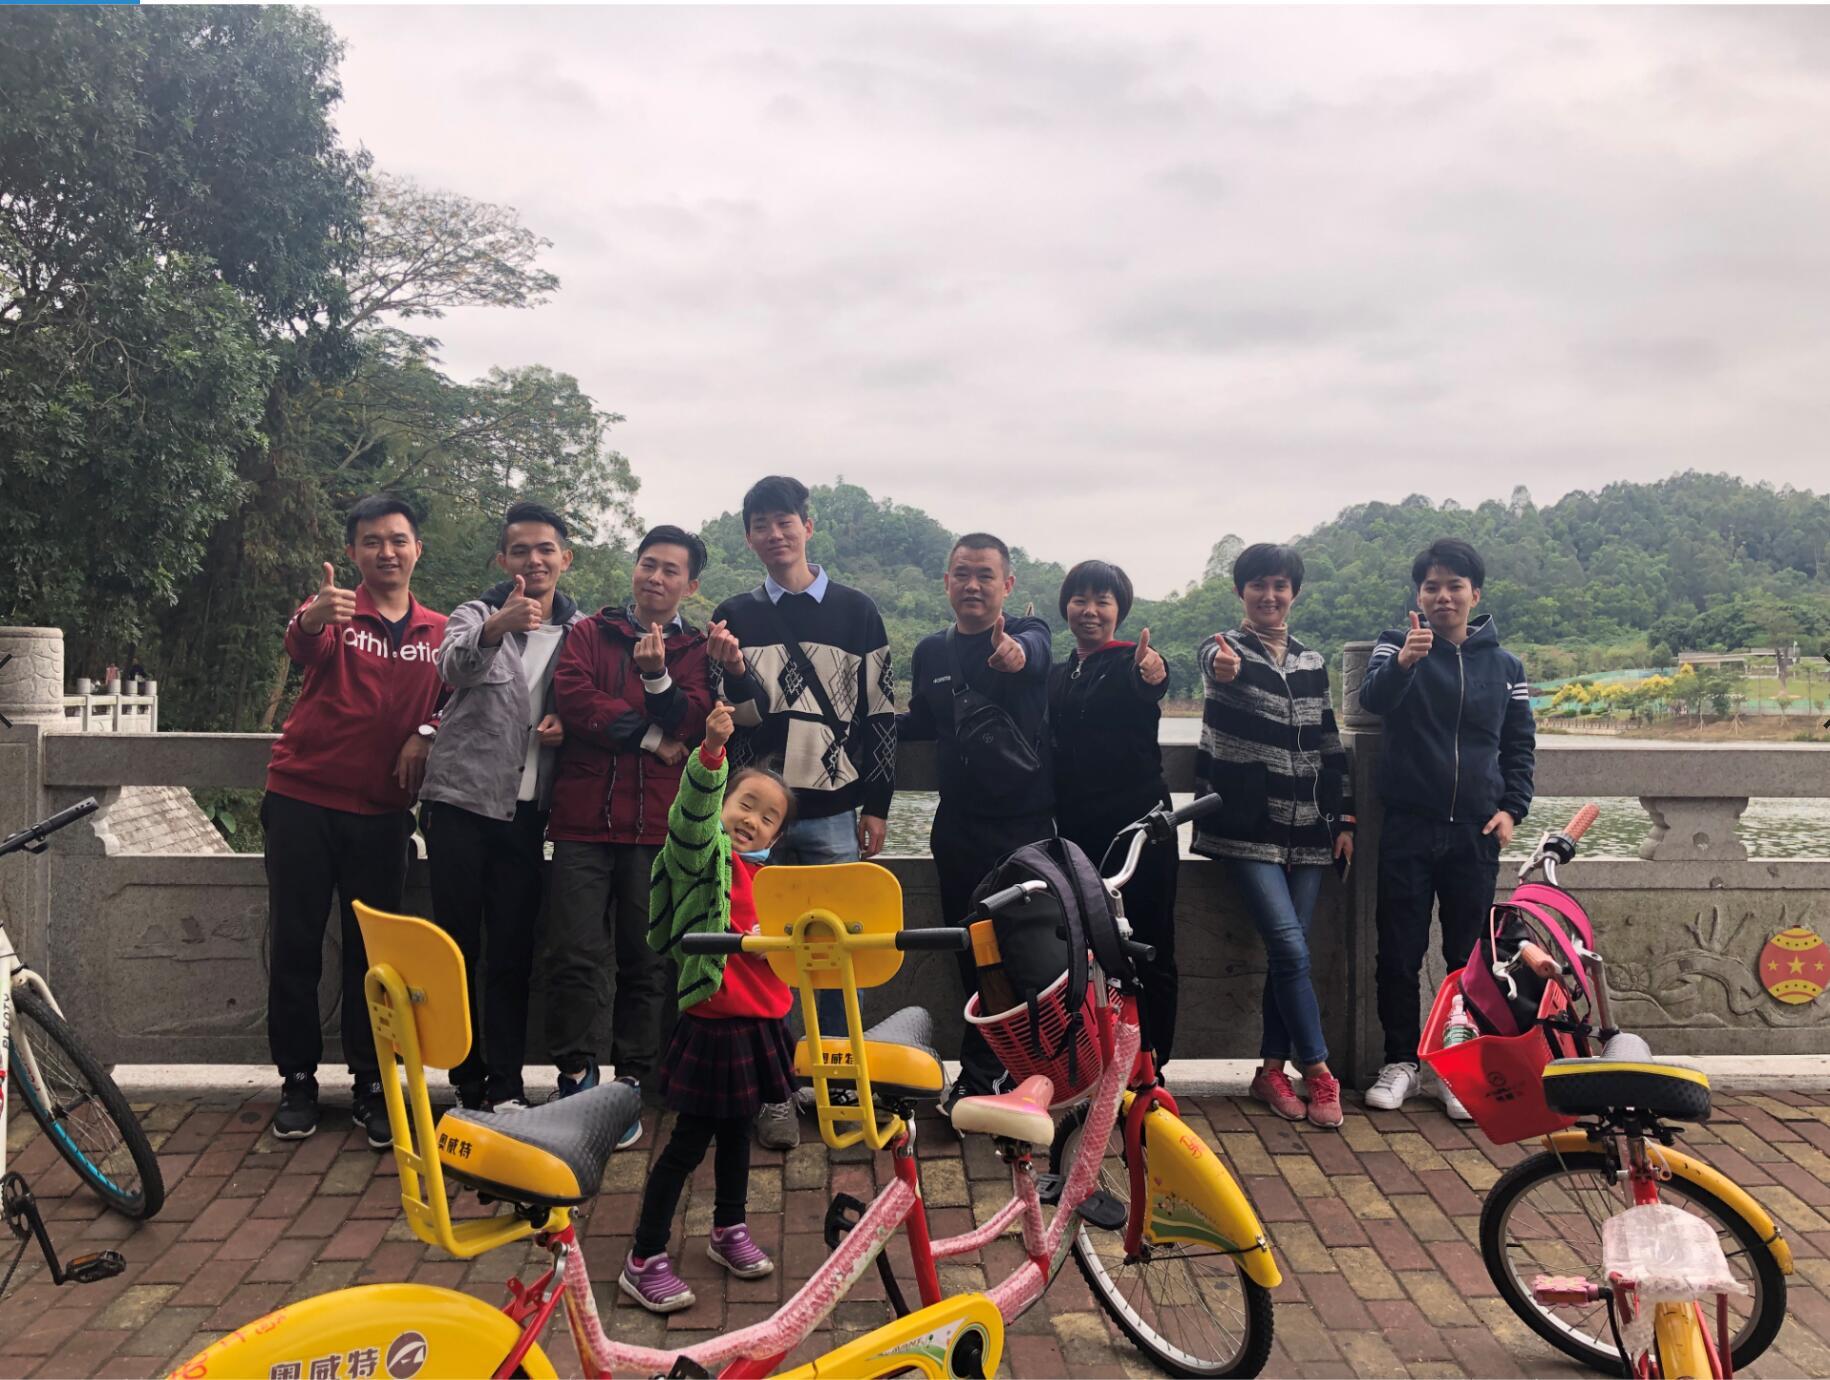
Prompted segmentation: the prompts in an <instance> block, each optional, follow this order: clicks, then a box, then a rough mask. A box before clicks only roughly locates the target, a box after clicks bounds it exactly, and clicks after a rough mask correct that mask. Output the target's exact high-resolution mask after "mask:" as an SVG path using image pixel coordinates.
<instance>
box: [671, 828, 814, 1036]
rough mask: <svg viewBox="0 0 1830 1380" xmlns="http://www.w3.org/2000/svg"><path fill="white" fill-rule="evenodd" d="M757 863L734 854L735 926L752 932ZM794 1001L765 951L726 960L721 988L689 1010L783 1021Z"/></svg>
mask: <svg viewBox="0 0 1830 1380" xmlns="http://www.w3.org/2000/svg"><path fill="white" fill-rule="evenodd" d="M757 871H758V868H757V865H756V864H755V863H753V862H751V861H749V860H748V859H747V858H740V857H737V856H736V855H732V858H731V919H730V926H731V930H732V931H733V932H734V933H736V934H751V933H753V932H754V931H755V929H756V896H755V883H756V873H757ZM793 1005H794V993H793V992H791V991H790V990H789V988H788V984H787V983H785V982H783V981H782V980H781V979H780V978H778V977H777V976H775V969H773V968H771V967H770V966H769V960H768V959H766V958H764V957H763V956H762V955H761V954H732V955H731V956H730V957H729V958H727V959H726V960H725V961H724V981H723V982H721V983H719V984H718V990H717V991H716V992H714V993H712V995H711V996H709V997H707V998H706V999H705V1000H704V1001H702V1002H699V1003H698V1004H697V1005H695V1006H694V1007H692V1009H690V1010H689V1011H688V1012H687V1013H686V1014H687V1015H688V1016H699V1017H703V1018H705V1019H707V1020H714V1021H716V1020H730V1019H731V1018H733V1017H749V1018H751V1019H755V1018H757V1017H761V1018H763V1019H765V1020H777V1021H779V1020H780V1019H781V1018H782V1017H783V1016H786V1015H787V1014H788V1008H789V1007H791V1006H793Z"/></svg>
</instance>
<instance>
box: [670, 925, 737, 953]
mask: <svg viewBox="0 0 1830 1380" xmlns="http://www.w3.org/2000/svg"><path fill="white" fill-rule="evenodd" d="M743 940H744V937H743V936H742V935H741V934H732V933H729V932H728V931H727V932H726V933H724V934H688V935H682V936H681V937H680V952H681V953H685V954H740V953H742V952H743Z"/></svg>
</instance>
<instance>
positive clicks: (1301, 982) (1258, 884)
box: [1227, 858, 1328, 1068]
mask: <svg viewBox="0 0 1830 1380" xmlns="http://www.w3.org/2000/svg"><path fill="white" fill-rule="evenodd" d="M1227 868H1228V870H1229V871H1230V872H1231V873H1232V875H1233V880H1234V881H1236V882H1238V883H1239V890H1240V891H1241V892H1243V893H1244V894H1245V902H1246V905H1247V906H1248V907H1249V908H1250V909H1251V912H1252V919H1253V920H1254V921H1255V922H1256V923H1257V925H1258V933H1259V936H1260V937H1261V938H1262V939H1263V940H1264V949H1265V957H1266V959H1267V960H1269V966H1268V969H1267V971H1266V973H1265V979H1264V1043H1263V1044H1262V1045H1261V1046H1260V1047H1259V1054H1260V1056H1261V1057H1263V1058H1266V1059H1288V1058H1290V1057H1291V1055H1292V1053H1294V1055H1295V1057H1296V1061H1297V1063H1299V1064H1301V1065H1303V1066H1304V1067H1305V1068H1306V1067H1308V1066H1309V1065H1311V1064H1320V1063H1324V1062H1326V1061H1327V1058H1328V1042H1327V1039H1326V1038H1325V1037H1324V1036H1323V1034H1322V1008H1321V1005H1320V1003H1318V1002H1317V1001H1316V999H1315V984H1314V983H1313V982H1312V981H1311V980H1310V978H1309V919H1310V917H1311V916H1312V915H1314V914H1315V898H1316V896H1317V895H1318V894H1320V892H1321V889H1322V871H1323V869H1321V868H1320V867H1314V866H1308V867H1291V868H1286V867H1284V866H1283V864H1282V863H1271V862H1249V861H1246V860H1244V859H1241V858H1228V859H1227ZM1292 1045H1294V1049H1292Z"/></svg>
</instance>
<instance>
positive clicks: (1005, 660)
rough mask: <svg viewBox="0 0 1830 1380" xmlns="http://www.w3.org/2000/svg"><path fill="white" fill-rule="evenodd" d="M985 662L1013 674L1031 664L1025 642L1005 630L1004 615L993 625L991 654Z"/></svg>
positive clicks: (1005, 672)
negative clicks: (1025, 649)
mask: <svg viewBox="0 0 1830 1380" xmlns="http://www.w3.org/2000/svg"><path fill="white" fill-rule="evenodd" d="M985 664H986V665H987V666H989V667H990V668H991V669H992V670H994V671H1002V672H1003V673H1004V674H1005V675H1013V674H1015V673H1016V672H1018V671H1021V670H1022V669H1023V668H1024V667H1025V666H1027V665H1029V653H1028V652H1026V651H1024V650H1023V644H1022V643H1021V642H1019V641H1017V639H1016V638H1014V637H1012V636H1011V635H1010V634H1009V633H1007V632H1005V631H1004V615H1003V614H1001V613H1000V614H999V615H998V621H997V622H995V623H993V624H992V625H991V655H990V656H988V657H986V658H985Z"/></svg>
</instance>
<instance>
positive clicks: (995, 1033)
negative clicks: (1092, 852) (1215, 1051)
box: [967, 838, 1132, 1096]
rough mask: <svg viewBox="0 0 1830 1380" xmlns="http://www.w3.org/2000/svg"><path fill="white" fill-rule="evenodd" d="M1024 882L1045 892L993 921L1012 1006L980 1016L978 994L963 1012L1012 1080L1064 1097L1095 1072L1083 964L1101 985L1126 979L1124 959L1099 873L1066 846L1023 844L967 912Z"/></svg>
mask: <svg viewBox="0 0 1830 1380" xmlns="http://www.w3.org/2000/svg"><path fill="white" fill-rule="evenodd" d="M1031 881H1040V882H1042V883H1044V886H1045V889H1044V890H1041V891H1038V892H1034V893H1032V894H1031V895H1030V896H1029V897H1027V898H1026V899H1025V900H1023V901H1022V902H1020V903H1018V904H1015V905H1011V906H1006V907H1004V908H1003V909H1001V910H999V911H998V912H997V913H996V914H994V915H993V916H992V919H991V923H992V925H993V933H994V935H995V937H996V939H997V950H998V954H999V956H1000V961H1001V964H1002V968H1003V979H1004V984H1008V993H1009V998H1011V999H1014V1000H1015V1002H1016V1005H1015V1006H1012V1007H1010V1008H1009V1009H1007V1010H1002V1011H991V1010H988V1009H986V1008H987V1006H988V1004H989V1003H988V998H989V997H990V996H991V992H990V991H989V990H987V988H981V991H980V993H979V995H978V997H977V998H975V1001H974V1005H975V1006H976V1007H977V1009H978V1011H979V1014H978V1015H977V1016H974V1015H973V1013H972V1011H971V1010H968V1012H967V1019H968V1020H970V1021H972V1022H973V1024H975V1025H978V1026H980V1028H981V1033H983V1034H984V1036H985V1038H986V1041H987V1042H988V1043H989V1044H990V1045H991V1046H992V1049H993V1051H994V1052H995V1053H996V1054H997V1055H998V1057H999V1058H1000V1059H1002V1060H1003V1063H1004V1066H1005V1067H1006V1068H1007V1069H1009V1070H1010V1072H1011V1073H1013V1074H1016V1075H1017V1076H1019V1077H1028V1076H1029V1075H1031V1074H1035V1073H1040V1074H1043V1075H1045V1076H1047V1077H1049V1078H1050V1079H1052V1080H1053V1081H1054V1083H1055V1085H1056V1092H1057V1094H1058V1095H1063V1096H1065V1095H1066V1094H1068V1093H1071V1092H1073V1091H1076V1090H1078V1089H1079V1088H1080V1087H1082V1086H1083V1085H1084V1084H1085V1083H1087V1082H1090V1081H1091V1079H1092V1078H1093V1077H1095V1076H1097V1073H1098V1059H1097V1056H1096V1054H1093V1053H1092V1051H1093V1050H1094V1049H1095V1048H1096V1044H1095V1041H1094V1038H1093V1031H1092V1030H1091V1029H1090V1028H1089V1022H1088V1017H1089V1011H1090V1008H1091V1006H1092V1005H1093V1003H1092V1002H1091V1001H1089V1000H1088V987H1089V982H1090V972H1091V961H1094V960H1096V961H1097V962H1098V964H1099V966H1100V968H1101V969H1103V970H1104V972H1105V974H1106V976H1107V977H1109V978H1128V977H1130V976H1131V975H1132V968H1131V960H1130V958H1129V957H1127V956H1126V954H1125V951H1124V948H1123V946H1122V945H1121V944H1120V942H1119V932H1118V921H1117V918H1116V917H1115V916H1114V915H1113V913H1112V907H1111V903H1110V902H1109V901H1108V900H1107V897H1106V888H1105V884H1104V883H1103V882H1102V881H1101V880H1100V877H1099V870H1098V869H1097V868H1096V867H1094V866H1093V863H1092V860H1091V859H1090V858H1088V857H1087V855H1086V854H1085V853H1083V852H1082V851H1081V850H1080V848H1079V847H1078V846H1076V845H1075V844H1073V843H1070V842H1069V841H1068V840H1066V839H1062V838H1051V839H1045V840H1043V841H1041V842H1039V843H1030V844H1025V845H1024V846H1023V847H1021V848H1019V849H1017V850H1016V851H1015V852H1014V853H1011V854H1010V855H1009V856H1007V857H1006V858H1005V859H1004V860H1003V861H1002V862H1000V863H999V864H998V865H997V866H996V867H994V868H992V870H991V871H990V872H989V873H988V874H987V875H986V877H985V879H984V880H983V881H981V882H980V883H979V885H978V888H977V889H976V890H975V891H974V892H973V893H972V900H973V904H974V905H975V906H977V905H978V903H979V902H981V901H983V900H984V899H985V897H987V896H989V895H991V894H992V893H993V892H996V891H1002V890H1004V889H1005V888H1006V887H1011V886H1015V885H1017V884H1019V883H1022V882H1031ZM1089 950H1090V951H1091V954H1090V957H1089ZM1004 984H1000V987H1002V986H1003V985H1004ZM999 1004H1000V1005H1001V1004H1002V1003H1001V1002H1000V1003H999Z"/></svg>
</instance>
